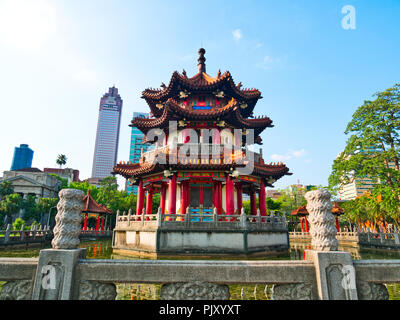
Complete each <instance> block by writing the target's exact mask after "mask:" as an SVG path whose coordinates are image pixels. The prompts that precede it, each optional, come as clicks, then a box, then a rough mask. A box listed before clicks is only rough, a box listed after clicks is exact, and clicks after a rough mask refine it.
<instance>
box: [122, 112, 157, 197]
mask: <svg viewBox="0 0 400 320" xmlns="http://www.w3.org/2000/svg"><path fill="white" fill-rule="evenodd" d="M149 116H150V115H149V114H148V113H142V112H134V113H133V117H132V119H135V118H148V117H149ZM143 138H144V134H143V132H142V131H140V130H139V129H138V128H136V127H132V131H131V147H130V151H129V161H131V162H132V163H138V162H139V159H140V155H141V152H142V151H141V149H142V148H143V152H146V151H147V150H148V149H149V147H150V146H151V144H149V143H144V144H143ZM127 183H128V184H127V187H126V191H127V192H128V193H132V192H133V193H134V194H136V193H137V186H130V185H129V182H127Z"/></svg>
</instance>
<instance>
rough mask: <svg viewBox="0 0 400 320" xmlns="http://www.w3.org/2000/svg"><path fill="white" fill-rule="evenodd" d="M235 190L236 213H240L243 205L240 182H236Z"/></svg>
mask: <svg viewBox="0 0 400 320" xmlns="http://www.w3.org/2000/svg"><path fill="white" fill-rule="evenodd" d="M236 190H237V205H238V214H240V213H241V212H242V207H243V188H242V184H241V183H238V184H237V185H236Z"/></svg>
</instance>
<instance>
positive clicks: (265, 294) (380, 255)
mask: <svg viewBox="0 0 400 320" xmlns="http://www.w3.org/2000/svg"><path fill="white" fill-rule="evenodd" d="M79 247H80V248H86V249H87V251H86V253H87V255H86V256H87V258H88V259H113V258H115V259H132V258H130V257H121V256H119V255H118V256H114V255H113V252H112V244H111V240H92V241H90V240H84V241H81V244H80V245H79ZM45 248H50V245H48V246H44V247H41V248H26V249H14V250H0V257H25V258H31V257H38V256H39V252H40V250H42V249H45ZM309 248H310V246H309V245H306V244H301V243H291V248H290V250H289V252H288V253H287V254H282V255H279V256H274V257H266V258H257V260H303V257H304V250H305V249H309ZM339 249H340V250H343V251H346V252H350V253H351V255H352V257H353V259H354V260H360V259H363V260H370V259H400V251H388V250H372V249H359V248H351V247H339ZM229 287H230V293H231V299H233V300H241V299H244V300H270V298H271V287H272V286H271V285H269V286H266V285H265V284H262V283H260V284H257V285H240V284H238V285H230V286H229ZM160 288H161V285H153V284H134V283H133V284H118V285H117V292H118V296H117V299H118V300H152V299H158V298H159V296H160ZM387 288H388V291H389V296H390V299H391V300H400V284H388V285H387Z"/></svg>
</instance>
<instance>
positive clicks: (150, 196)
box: [146, 185, 153, 220]
mask: <svg viewBox="0 0 400 320" xmlns="http://www.w3.org/2000/svg"><path fill="white" fill-rule="evenodd" d="M152 213H153V186H152V185H150V186H149V189H148V190H147V199H146V214H152ZM146 220H150V219H149V217H147V218H146Z"/></svg>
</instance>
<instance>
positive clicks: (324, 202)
mask: <svg viewBox="0 0 400 320" xmlns="http://www.w3.org/2000/svg"><path fill="white" fill-rule="evenodd" d="M305 198H306V200H307V211H308V213H309V219H308V220H309V222H310V227H311V228H310V234H311V237H312V240H311V245H312V248H313V249H314V250H318V251H337V249H338V242H337V239H336V232H337V231H336V228H335V218H334V216H333V214H332V203H331V194H330V193H329V192H328V191H327V190H314V191H310V192H307V193H306V194H305Z"/></svg>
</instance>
